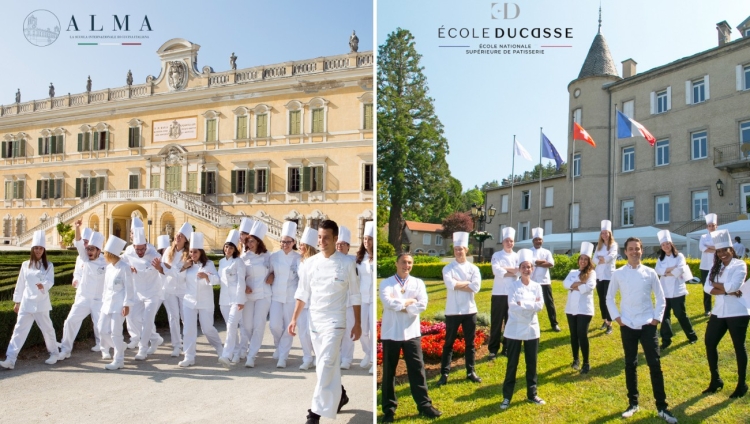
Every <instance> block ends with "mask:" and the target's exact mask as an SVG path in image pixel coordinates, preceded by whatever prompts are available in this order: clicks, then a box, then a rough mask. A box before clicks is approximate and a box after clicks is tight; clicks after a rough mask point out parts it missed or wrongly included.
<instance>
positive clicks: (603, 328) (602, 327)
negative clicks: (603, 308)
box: [599, 321, 608, 330]
mask: <svg viewBox="0 0 750 424" xmlns="http://www.w3.org/2000/svg"><path fill="white" fill-rule="evenodd" d="M607 326H608V324H607V321H604V322H603V323H602V326H601V327H599V329H600V330H606V329H607Z"/></svg>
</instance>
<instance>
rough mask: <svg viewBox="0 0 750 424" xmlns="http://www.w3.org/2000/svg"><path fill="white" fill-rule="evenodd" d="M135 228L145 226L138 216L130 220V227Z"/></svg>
mask: <svg viewBox="0 0 750 424" xmlns="http://www.w3.org/2000/svg"><path fill="white" fill-rule="evenodd" d="M133 228H143V221H141V219H140V218H138V217H133V220H132V221H130V229H131V230H132V229H133Z"/></svg>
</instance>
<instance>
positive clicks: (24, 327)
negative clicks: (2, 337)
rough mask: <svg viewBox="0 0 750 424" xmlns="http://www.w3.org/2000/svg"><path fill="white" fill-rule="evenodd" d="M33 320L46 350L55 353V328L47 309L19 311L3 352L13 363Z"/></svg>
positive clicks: (24, 341)
mask: <svg viewBox="0 0 750 424" xmlns="http://www.w3.org/2000/svg"><path fill="white" fill-rule="evenodd" d="M34 322H36V325H37V327H39V330H41V331H42V335H43V336H44V344H45V345H46V346H47V351H48V352H49V353H50V354H53V353H55V354H57V338H56V336H55V328H54V327H53V326H52V320H51V319H50V318H49V311H42V312H19V313H18V319H17V320H16V326H15V327H13V336H11V338H10V342H9V343H8V350H7V351H6V353H5V359H6V360H11V361H12V362H13V363H15V362H16V359H17V358H18V352H20V351H21V348H22V347H23V344H24V343H26V338H27V337H28V336H29V331H31V324H33V323H34Z"/></svg>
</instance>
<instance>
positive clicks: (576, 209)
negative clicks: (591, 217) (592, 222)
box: [568, 203, 581, 229]
mask: <svg viewBox="0 0 750 424" xmlns="http://www.w3.org/2000/svg"><path fill="white" fill-rule="evenodd" d="M571 215H572V218H573V219H572V221H573V222H572V226H573V229H576V228H580V227H581V204H580V203H573V205H571V206H570V210H569V214H568V225H571V219H570V218H571Z"/></svg>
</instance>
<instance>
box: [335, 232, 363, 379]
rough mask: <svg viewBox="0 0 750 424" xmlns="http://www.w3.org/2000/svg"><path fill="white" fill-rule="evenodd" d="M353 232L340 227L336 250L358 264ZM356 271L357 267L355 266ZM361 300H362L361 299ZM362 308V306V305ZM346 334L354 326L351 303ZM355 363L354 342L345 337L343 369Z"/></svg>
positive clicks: (342, 348) (348, 304) (347, 303)
mask: <svg viewBox="0 0 750 424" xmlns="http://www.w3.org/2000/svg"><path fill="white" fill-rule="evenodd" d="M351 240H352V232H351V231H350V230H349V229H348V228H346V227H344V226H343V225H342V226H340V227H339V239H338V241H336V250H338V251H339V252H341V253H343V254H344V255H346V257H347V258H349V259H351V260H352V262H356V259H357V258H356V256H353V255H350V254H349V250H350V249H351ZM355 269H356V265H355ZM360 300H361V299H360ZM360 307H361V305H360ZM346 325H347V328H346V334H351V332H352V325H354V307H352V303H351V302H350V301H347V302H346ZM352 361H354V341H352V339H351V338H349V337H344V339H343V340H342V341H341V369H342V370H348V369H349V368H351V366H352Z"/></svg>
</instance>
